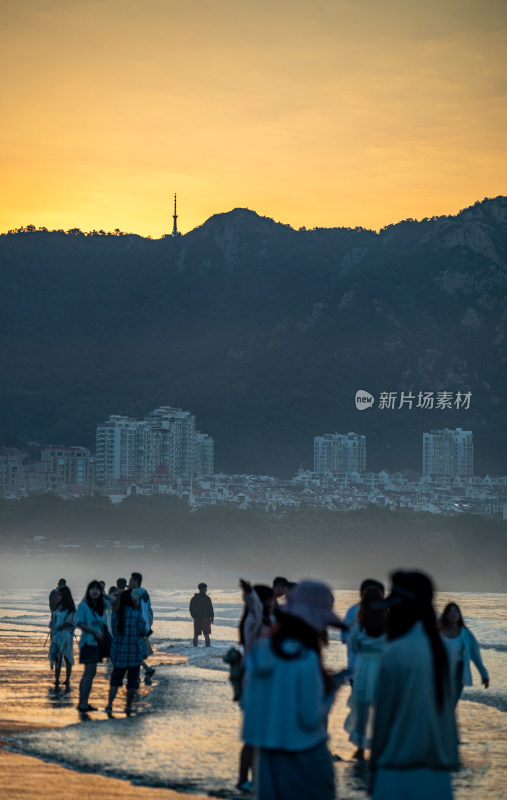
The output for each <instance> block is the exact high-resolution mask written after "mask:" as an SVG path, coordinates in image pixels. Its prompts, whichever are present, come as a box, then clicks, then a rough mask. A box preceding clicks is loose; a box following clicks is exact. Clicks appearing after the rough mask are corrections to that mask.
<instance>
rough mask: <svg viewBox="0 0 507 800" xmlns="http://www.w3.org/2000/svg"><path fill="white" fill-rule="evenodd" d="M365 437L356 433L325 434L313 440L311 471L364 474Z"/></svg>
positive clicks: (333, 473) (321, 473)
mask: <svg viewBox="0 0 507 800" xmlns="http://www.w3.org/2000/svg"><path fill="white" fill-rule="evenodd" d="M365 470H366V437H365V436H363V435H361V434H358V433H325V434H324V436H315V438H314V440H313V471H314V472H317V473H319V474H320V475H323V474H325V473H331V474H332V475H335V474H338V473H350V472H359V473H362V472H365Z"/></svg>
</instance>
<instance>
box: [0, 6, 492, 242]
mask: <svg viewBox="0 0 507 800" xmlns="http://www.w3.org/2000/svg"><path fill="white" fill-rule="evenodd" d="M1 19H2V34H1V35H2V54H3V67H4V74H5V75H7V76H8V80H6V81H4V83H3V87H2V106H3V110H4V119H5V123H4V126H3V130H2V134H1V141H2V148H1V152H2V156H1V159H0V169H1V171H2V178H3V185H4V198H3V202H2V203H1V204H0V230H1V231H4V230H9V229H12V228H16V227H19V226H22V225H27V224H34V225H35V226H36V227H39V226H46V227H48V228H51V229H52V228H54V229H64V230H67V229H70V228H74V227H79V228H81V229H82V230H93V229H97V230H98V229H105V230H115V229H116V228H119V229H120V230H124V231H128V232H134V233H138V234H140V235H145V236H147V235H151V236H153V237H155V238H158V237H160V236H162V235H164V234H169V235H170V233H171V230H172V229H173V220H172V212H173V208H172V205H173V195H174V193H175V192H177V193H178V204H179V220H178V229H179V230H180V231H181V232H182V233H185V232H187V231H189V230H191V229H193V228H195V227H197V226H198V225H200V224H202V223H203V222H204V221H205V220H206V219H207V218H209V217H210V216H211V215H213V214H214V213H220V212H224V211H228V210H230V209H232V208H237V207H247V208H250V209H252V210H255V211H256V212H257V213H259V214H260V215H262V216H268V217H271V218H273V219H275V220H277V221H281V222H284V223H286V224H289V225H291V226H292V227H295V228H298V227H300V226H306V227H308V228H312V227H316V226H320V227H341V226H344V227H355V226H358V225H359V226H364V227H368V228H373V229H379V228H380V227H382V226H384V225H387V224H390V223H395V222H397V221H399V220H401V219H406V218H407V217H411V218H417V219H420V218H423V217H427V216H429V217H431V216H434V215H445V214H455V213H457V212H458V211H459V210H460V209H462V208H465V207H468V206H469V205H471V204H473V203H474V202H476V201H480V200H482V199H483V198H484V197H495V196H497V195H500V194H502V193H503V191H504V189H505V179H506V177H507V163H506V159H505V143H504V131H505V128H506V122H507V104H505V103H504V102H502V101H503V99H504V98H505V87H506V85H507V83H506V81H505V59H504V54H505V51H506V50H507V7H506V6H505V3H503V2H501V0H486V2H484V3H481V4H478V3H474V2H465V3H463V2H462V1H460V2H458V0H451V1H450V2H448V3H446V4H445V5H443V6H442V4H439V3H437V2H436V0H431V2H429V3H427V4H425V6H424V7H419V6H417V5H414V4H412V5H410V4H409V5H408V6H407V4H406V3H402V2H401V0H387V2H385V3H382V4H378V3H376V2H374V0H363V2H361V3H355V4H354V3H350V2H349V1H348V0H322V2H320V3H319V4H318V5H317V6H315V4H314V3H310V2H309V1H308V0H298V2H295V3H294V2H291V3H289V2H287V0H283V1H282V2H279V3H276V4H272V3H268V2H267V0H261V2H260V3H257V4H256V5H255V7H251V6H249V5H247V4H237V3H232V2H231V1H230V0H218V1H217V2H216V3H214V4H213V5H212V6H206V5H205V4H204V5H203V4H198V3H197V2H196V0H191V2H189V3H187V4H185V5H183V6H181V5H178V4H175V3H171V2H170V3H167V2H165V1H164V2H162V0H154V2H153V3H151V4H150V6H149V7H141V6H139V4H137V3H134V2H133V0H127V2H122V3H119V2H118V0H106V2H104V3H101V4H100V5H99V4H96V3H94V2H93V1H92V0H86V2H85V3H84V4H80V5H79V6H69V5H68V4H64V3H62V2H61V0H51V2H49V3H46V4H45V5H44V8H41V7H40V4H38V3H36V2H35V0H27V2H26V3H24V4H23V5H22V6H19V5H18V4H14V3H13V2H11V0H9V2H7V3H4V4H3V7H2V12H1Z"/></svg>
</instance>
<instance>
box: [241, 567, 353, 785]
mask: <svg viewBox="0 0 507 800" xmlns="http://www.w3.org/2000/svg"><path fill="white" fill-rule="evenodd" d="M333 602H334V600H333V595H332V592H331V590H330V589H329V588H328V586H326V585H325V584H323V583H321V582H320V581H314V580H305V581H301V583H299V584H298V585H297V587H296V588H295V589H293V590H292V591H291V592H290V594H289V598H288V603H287V606H286V608H285V610H284V611H283V612H281V611H279V612H278V615H277V616H278V620H279V625H278V626H277V627H276V628H275V629H274V631H273V633H272V635H271V637H270V638H264V639H258V640H257V642H256V644H255V645H254V647H253V648H252V650H251V652H250V655H249V657H248V659H247V665H246V676H245V689H244V693H245V696H244V711H245V719H244V725H243V740H244V742H245V743H246V744H249V745H250V746H252V747H255V748H256V749H257V756H256V758H257V765H256V770H255V781H254V784H255V785H254V789H255V797H256V798H258V800H303V798H304V800H334V798H335V783H334V771H333V763H332V760H331V755H330V753H329V750H328V747H327V738H328V735H327V716H328V712H329V709H330V707H331V704H332V702H333V700H334V697H335V693H336V689H337V688H338V682H337V680H336V679H335V678H333V676H331V675H329V674H328V673H327V672H326V670H325V669H324V666H323V663H322V646H323V645H324V644H325V643H327V628H328V626H329V625H332V626H336V627H341V626H342V624H343V623H342V621H341V620H340V619H339V617H337V616H336V614H334V612H333ZM337 677H338V676H336V678H337Z"/></svg>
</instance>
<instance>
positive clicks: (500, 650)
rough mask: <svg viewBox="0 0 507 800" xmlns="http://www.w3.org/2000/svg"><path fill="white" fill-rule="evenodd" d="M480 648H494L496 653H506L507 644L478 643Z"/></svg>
mask: <svg viewBox="0 0 507 800" xmlns="http://www.w3.org/2000/svg"><path fill="white" fill-rule="evenodd" d="M480 647H481V650H496V651H497V652H498V653H507V644H500V643H498V644H484V643H481V645H480Z"/></svg>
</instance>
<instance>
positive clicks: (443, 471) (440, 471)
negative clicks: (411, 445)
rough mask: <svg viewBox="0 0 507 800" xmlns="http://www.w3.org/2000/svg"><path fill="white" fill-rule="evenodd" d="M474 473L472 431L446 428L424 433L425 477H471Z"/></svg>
mask: <svg viewBox="0 0 507 800" xmlns="http://www.w3.org/2000/svg"><path fill="white" fill-rule="evenodd" d="M473 474H474V442H473V435H472V431H464V430H462V428H456V430H451V429H450V428H444V429H443V430H440V431H436V430H434V431H431V432H430V433H423V478H430V479H434V478H456V477H470V476H472V475H473Z"/></svg>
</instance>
